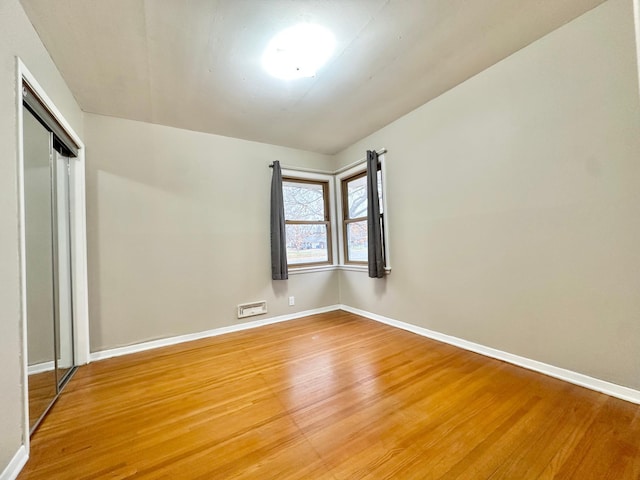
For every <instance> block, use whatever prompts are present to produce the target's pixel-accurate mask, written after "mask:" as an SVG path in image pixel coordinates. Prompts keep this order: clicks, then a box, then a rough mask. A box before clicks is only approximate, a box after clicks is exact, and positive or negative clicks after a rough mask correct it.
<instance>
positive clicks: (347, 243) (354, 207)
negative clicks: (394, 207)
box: [341, 164, 384, 264]
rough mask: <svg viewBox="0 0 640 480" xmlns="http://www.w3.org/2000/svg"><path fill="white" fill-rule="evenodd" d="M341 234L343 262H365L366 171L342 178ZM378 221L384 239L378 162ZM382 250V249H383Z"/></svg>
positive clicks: (366, 241) (380, 175) (366, 256)
mask: <svg viewBox="0 0 640 480" xmlns="http://www.w3.org/2000/svg"><path fill="white" fill-rule="evenodd" d="M341 190H342V234H343V245H344V252H343V254H344V259H345V263H354V264H366V263H367V259H368V252H367V244H368V240H367V172H366V170H365V171H361V172H359V173H356V174H354V175H351V176H348V177H346V178H344V179H343V180H342V189H341ZM378 196H379V200H380V221H381V223H382V232H383V239H384V208H383V204H384V202H383V198H382V172H381V169H380V164H378ZM383 250H384V249H383Z"/></svg>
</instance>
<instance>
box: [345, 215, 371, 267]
mask: <svg viewBox="0 0 640 480" xmlns="http://www.w3.org/2000/svg"><path fill="white" fill-rule="evenodd" d="M347 259H348V261H350V262H366V261H367V260H368V254H367V221H366V220H363V221H361V222H351V223H347Z"/></svg>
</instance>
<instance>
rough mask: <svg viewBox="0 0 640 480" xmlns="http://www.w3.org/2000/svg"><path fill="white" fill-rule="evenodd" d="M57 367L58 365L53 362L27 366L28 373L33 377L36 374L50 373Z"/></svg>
mask: <svg viewBox="0 0 640 480" xmlns="http://www.w3.org/2000/svg"><path fill="white" fill-rule="evenodd" d="M55 367H56V365H55V363H54V362H53V361H51V362H42V363H36V364H35V365H28V366H27V373H28V374H29V375H33V374H34V373H42V372H50V371H51V370H54V369H55Z"/></svg>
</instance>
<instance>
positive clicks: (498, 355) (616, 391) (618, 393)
mask: <svg viewBox="0 0 640 480" xmlns="http://www.w3.org/2000/svg"><path fill="white" fill-rule="evenodd" d="M340 308H341V309H342V310H344V311H346V312H350V313H355V314H356V315H360V316H362V317H366V318H369V319H371V320H375V321H377V322H381V323H384V324H386V325H390V326H392V327H396V328H401V329H402V330H407V331H409V332H413V333H416V334H418V335H421V336H423V337H427V338H431V339H433V340H437V341H439V342H443V343H448V344H449V345H453V346H455V347H459V348H462V349H464V350H469V351H471V352H475V353H479V354H481V355H484V356H486V357H491V358H495V359H498V360H502V361H505V362H508V363H511V364H513V365H518V366H519V367H523V368H527V369H529V370H533V371H535V372H538V373H543V374H545V375H548V376H550V377H554V378H558V379H560V380H564V381H566V382H569V383H573V384H575V385H580V386H581V387H585V388H588V389H591V390H595V391H597V392H601V393H605V394H607V395H610V396H612V397H616V398H620V399H622V400H626V401H628V402H632V403H636V404H640V391H638V390H634V389H632V388H629V387H623V386H622V385H616V384H615V383H611V382H607V381H604V380H600V379H597V378H593V377H590V376H588V375H584V374H582V373H577V372H574V371H572V370H566V369H564V368H560V367H555V366H553V365H548V364H546V363H543V362H539V361H537V360H531V359H529V358H526V357H521V356H519V355H514V354H512V353H508V352H503V351H502V350H497V349H495V348H491V347H487V346H485V345H481V344H479V343H473V342H470V341H468V340H463V339H461V338H458V337H453V336H451V335H445V334H444V333H439V332H435V331H433V330H428V329H426V328H423V327H418V326H416V325H412V324H410V323H405V322H401V321H398V320H394V319H392V318H388V317H384V316H382V315H378V314H375V313H371V312H367V311H365V310H360V309H358V308H353V307H350V306H348V305H341V306H340Z"/></svg>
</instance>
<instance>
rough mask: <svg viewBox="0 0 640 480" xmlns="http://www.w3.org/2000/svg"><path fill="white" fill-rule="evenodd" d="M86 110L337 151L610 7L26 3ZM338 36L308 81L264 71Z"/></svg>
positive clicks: (458, 2) (225, 0)
mask: <svg viewBox="0 0 640 480" xmlns="http://www.w3.org/2000/svg"><path fill="white" fill-rule="evenodd" d="M21 2H22V5H23V6H24V9H25V11H26V12H27V15H28V16H29V18H30V19H31V22H32V23H33V25H34V26H35V28H36V30H37V31H38V34H39V35H40V37H41V39H42V41H43V43H44V45H45V46H46V48H47V49H48V51H49V52H50V54H51V57H52V58H53V60H54V62H55V63H56V65H57V66H58V68H59V70H60V72H61V73H62V75H63V77H64V79H65V80H66V82H67V84H68V85H69V88H70V89H71V91H72V92H73V94H74V96H75V98H76V99H77V101H78V103H79V104H80V107H81V108H82V109H83V110H84V111H86V112H92V113H98V114H102V115H111V116H115V117H122V118H127V119H132V120H140V121H144V122H151V123H157V124H162V125H169V126H173V127H179V128H184V129H189V130H196V131H202V132H209V133H215V134H219V135H226V136H231V137H237V138H243V139H247V140H255V141H260V142H266V143H272V144H276V145H284V146H289V147H294V148H300V149H304V150H311V151H316V152H321V153H328V154H333V153H336V152H338V151H340V150H342V149H343V148H345V147H347V146H349V145H351V144H352V143H354V142H356V141H357V140H359V139H361V138H363V137H365V136H367V135H368V134H370V133H373V132H374V131H376V130H378V129H379V128H381V127H383V126H384V125H387V124H388V123H391V122H392V121H394V120H395V119H397V118H399V117H400V116H402V115H404V114H405V113H407V112H409V111H411V110H413V109H415V108H416V107H418V106H420V105H422V104H424V103H425V102H427V101H429V100H430V99H433V98H435V97H437V96H438V95H440V94H442V93H443V92H445V91H446V90H448V89H450V88H452V87H454V86H455V85H457V84H459V83H461V82H463V81H464V80H466V79H467V78H469V77H471V76H473V75H475V74H476V73H478V72H480V71H482V70H484V69H485V68H487V67H489V66H491V65H493V64H494V63H496V62H498V61H499V60H501V59H503V58H505V57H507V56H508V55H510V54H512V53H514V52H516V51H517V50H519V49H521V48H523V47H524V46H526V45H528V44H529V43H531V42H533V41H535V40H537V39H538V38H540V37H542V36H543V35H545V34H547V33H549V32H551V31H552V30H554V29H556V28H558V27H559V26H561V25H563V24H565V23H567V22H569V21H571V20H572V19H574V18H575V17H577V16H579V15H581V14H582V13H584V12H586V11H588V10H589V9H591V8H593V7H595V6H596V5H598V4H600V3H602V2H603V0H562V1H559V0H188V1H187V0H177V1H175V0H174V1H169V0H109V1H104V0H56V1H55V2H52V1H51V0H21ZM299 22H310V23H317V24H320V25H323V26H325V27H327V28H328V29H330V30H331V31H332V32H333V34H334V35H335V37H336V42H337V46H336V50H335V53H334V55H333V57H332V58H331V59H330V60H329V63H328V64H327V65H326V66H325V67H323V68H322V69H321V70H319V71H318V73H317V75H316V76H315V77H313V78H305V79H299V80H295V81H289V82H286V81H283V80H278V79H276V78H272V77H270V76H269V75H268V74H267V73H266V72H265V71H264V70H263V69H262V66H261V62H260V60H261V56H262V52H263V50H264V48H265V47H266V45H267V43H268V42H269V40H270V39H271V37H272V36H273V35H275V34H276V33H277V32H278V31H280V30H282V29H284V28H286V27H289V26H291V25H294V24H296V23H299Z"/></svg>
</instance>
